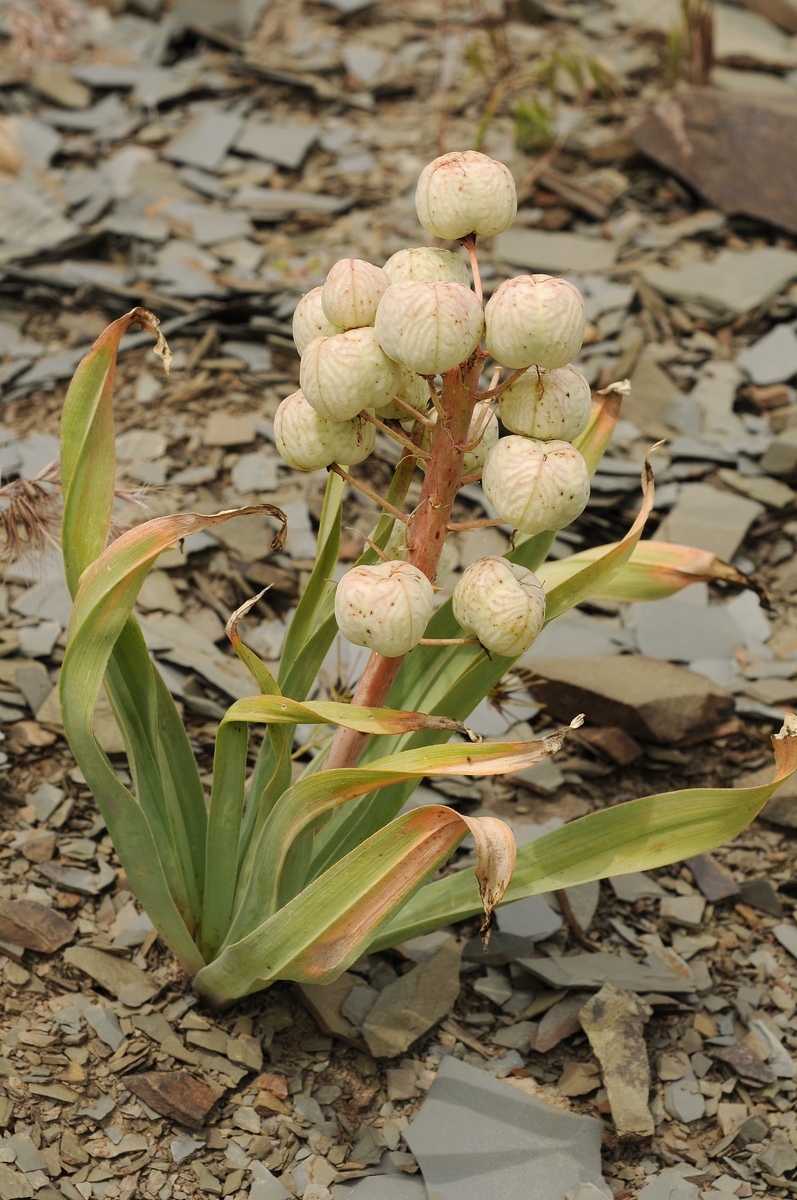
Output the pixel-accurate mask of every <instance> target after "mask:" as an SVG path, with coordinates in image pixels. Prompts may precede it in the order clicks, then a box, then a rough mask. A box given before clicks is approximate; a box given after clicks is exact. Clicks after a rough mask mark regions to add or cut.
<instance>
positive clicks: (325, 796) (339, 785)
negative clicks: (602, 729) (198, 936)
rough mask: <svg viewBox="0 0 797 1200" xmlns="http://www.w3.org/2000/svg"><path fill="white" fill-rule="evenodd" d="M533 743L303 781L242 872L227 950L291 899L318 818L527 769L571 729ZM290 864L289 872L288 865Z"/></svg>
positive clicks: (457, 751)
mask: <svg viewBox="0 0 797 1200" xmlns="http://www.w3.org/2000/svg"><path fill="white" fill-rule="evenodd" d="M581 720H582V719H581V718H577V720H576V721H574V722H573V724H572V726H569V727H566V728H564V729H559V730H557V731H556V732H555V733H553V734H550V735H549V736H547V737H544V738H539V739H538V740H536V741H532V742H503V743H501V742H494V743H493V742H490V743H481V744H479V745H477V746H473V745H462V744H460V745H453V746H435V747H433V748H430V749H422V750H405V751H403V752H401V753H398V754H392V755H390V756H389V757H387V758H382V759H377V760H376V761H375V762H373V763H371V764H370V766H369V767H368V768H367V769H362V768H356V769H351V768H346V769H342V770H333V771H322V772H319V773H318V774H315V775H308V776H306V777H305V778H304V779H300V780H299V781H298V782H297V783H295V784H294V785H293V787H291V788H289V789H288V791H287V792H285V794H284V795H283V796H281V797H280V799H279V800H278V801H277V803H276V804H275V806H274V809H273V811H272V813H271V815H270V817H269V819H268V821H267V822H266V824H265V826H264V828H263V831H262V834H261V836H260V838H259V839H258V840H257V841H256V842H253V845H252V849H251V851H250V854H249V856H248V858H247V862H246V864H245V866H244V869H243V871H242V872H241V881H240V887H239V900H238V902H237V904H236V913H235V918H234V921H233V924H232V927H231V929H230V932H229V934H228V936H227V939H226V943H225V944H227V945H229V944H230V943H231V942H234V941H236V940H237V939H239V938H241V937H243V936H244V935H245V934H246V933H248V932H249V930H251V929H252V928H254V926H255V925H257V924H258V922H259V921H261V920H262V919H263V918H264V916H270V915H271V914H272V913H274V912H276V910H277V908H278V907H281V906H282V905H284V904H285V903H286V902H287V901H288V900H290V899H291V894H292V893H291V894H288V893H286V890H285V888H284V886H283V880H284V875H285V873H286V872H289V870H290V862H289V859H290V854H291V851H292V848H293V847H294V846H296V845H297V844H299V842H300V840H301V836H302V834H303V833H304V831H305V830H307V829H309V828H311V827H312V826H313V825H314V824H315V823H316V822H317V821H318V820H319V818H320V817H322V816H323V815H324V814H325V813H328V812H330V811H331V810H333V809H335V808H338V807H340V805H342V804H344V803H345V802H346V801H348V800H352V799H354V798H355V797H357V796H362V795H365V794H367V793H369V792H371V791H378V790H379V789H380V788H385V787H389V786H390V785H393V784H396V783H400V782H401V781H402V780H407V779H409V780H413V781H414V782H417V781H418V780H419V779H422V778H423V777H424V776H429V777H433V776H437V775H502V774H507V773H509V772H512V771H519V770H522V769H523V768H524V767H528V766H531V765H532V764H533V763H537V762H540V761H542V759H543V758H547V757H548V756H549V755H551V754H555V753H556V752H557V750H559V749H561V746H562V743H563V742H564V739H565V737H566V735H567V733H568V729H569V728H576V727H578V726H579V725H580V724H581ZM286 864H287V865H286Z"/></svg>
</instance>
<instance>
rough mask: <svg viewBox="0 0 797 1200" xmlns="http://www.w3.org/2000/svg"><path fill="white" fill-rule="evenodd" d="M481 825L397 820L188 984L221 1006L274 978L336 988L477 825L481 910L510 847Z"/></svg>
mask: <svg viewBox="0 0 797 1200" xmlns="http://www.w3.org/2000/svg"><path fill="white" fill-rule="evenodd" d="M487 820H488V821H489V822H490V824H489V826H488V825H484V824H482V822H481V820H480V818H470V819H469V820H467V821H466V820H465V819H464V818H463V817H461V816H460V815H459V814H458V813H456V812H454V810H453V809H450V808H446V807H444V806H443V805H430V806H428V807H424V808H418V809H415V810H414V811H413V812H411V813H407V814H406V815H405V816H402V817H399V818H397V820H395V821H393V822H391V824H390V825H388V826H386V827H385V828H384V829H380V830H379V832H378V833H376V834H374V835H373V837H371V838H369V839H368V840H367V841H366V842H364V843H363V844H362V845H361V846H358V847H357V848H356V849H355V850H353V851H352V853H351V854H349V855H347V856H346V858H344V859H341V861H340V862H338V863H336V864H335V865H334V866H333V867H332V868H331V869H330V870H329V871H327V872H326V873H325V874H324V875H323V876H322V877H321V878H320V879H317V880H316V881H315V882H314V883H312V884H310V886H309V887H307V888H305V890H304V891H303V892H301V893H300V894H299V895H298V896H296V897H295V898H294V899H293V900H291V901H290V902H289V903H288V904H286V905H285V907H284V908H281V909H280V911H279V912H278V913H276V914H275V915H274V916H272V917H271V918H270V919H269V920H267V921H264V922H263V923H262V924H260V925H259V926H258V927H257V928H256V929H254V930H253V931H252V932H251V933H250V934H248V935H247V936H246V937H243V938H241V940H240V941H237V942H234V943H233V944H231V945H229V946H228V947H227V948H226V949H225V950H223V951H222V953H221V954H220V955H219V957H218V958H217V959H215V961H214V962H212V963H210V964H209V965H208V966H207V967H204V968H203V970H201V971H200V972H199V974H198V975H197V976H196V979H195V980H194V984H195V987H196V989H197V991H199V992H200V994H204V995H205V996H207V997H208V998H209V999H210V1000H211V1001H212V1002H214V1003H219V1002H222V1003H223V1002H224V1001H225V1000H229V999H233V998H237V997H239V996H242V995H246V994H248V993H250V992H254V991H257V990H259V989H260V988H262V987H265V986H266V985H267V984H269V983H273V982H274V981H275V980H277V979H294V980H297V981H298V982H305V983H327V982H329V981H331V980H333V979H336V978H337V976H338V975H340V974H341V972H342V971H345V970H346V968H347V967H349V966H351V964H352V963H353V962H355V961H356V959H357V958H358V957H359V956H360V955H361V954H362V953H363V951H364V949H365V947H366V946H368V945H369V943H370V942H371V941H372V940H373V938H374V937H375V936H377V935H378V934H379V931H380V930H381V928H382V927H383V926H384V925H385V924H386V922H387V921H388V920H389V919H390V915H391V913H393V912H395V910H396V909H397V908H398V907H399V906H400V905H401V904H403V903H404V902H405V901H406V899H407V898H408V897H410V896H412V894H413V893H414V892H415V891H416V890H417V889H418V887H419V886H421V884H422V883H423V882H424V880H426V879H428V878H429V877H430V876H431V875H432V874H433V873H434V871H436V870H437V869H438V867H439V866H441V864H442V863H443V862H445V860H446V858H448V856H449V855H450V854H451V853H452V851H453V850H454V849H456V847H457V845H458V844H459V842H460V841H461V840H462V838H463V836H464V835H465V834H466V833H467V832H468V830H469V828H473V827H474V826H475V825H476V823H477V822H479V824H480V825H481V829H480V833H479V839H478V841H477V846H479V848H480V850H481V854H482V861H481V864H480V871H481V880H480V882H481V885H482V887H483V890H484V897H485V901H484V907H485V908H486V909H489V907H490V904H491V903H492V901H493V899H494V897H495V896H496V895H500V894H501V893H502V891H503V889H504V887H505V883H506V877H507V874H506V873H507V872H508V870H510V869H511V861H512V843H511V841H510V838H511V834H509V837H507V833H508V829H507V826H505V825H503V823H502V822H500V821H496V820H495V819H494V818H493V819H490V818H488V819H487ZM499 827H500V828H499ZM485 849H486V854H485ZM474 886H476V887H478V886H479V884H476V883H474Z"/></svg>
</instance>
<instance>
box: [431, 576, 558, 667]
mask: <svg viewBox="0 0 797 1200" xmlns="http://www.w3.org/2000/svg"><path fill="white" fill-rule="evenodd" d="M451 603H452V606H453V609H454V616H455V617H456V619H457V621H458V622H459V624H460V625H461V626H462V628H463V629H464V630H465V632H466V633H470V634H473V635H474V637H477V638H478V639H479V641H480V642H481V644H482V645H483V646H484V647H485V648H486V649H487V650H489V651H490V652H491V653H492V654H501V655H503V656H504V657H505V658H516V657H517V656H518V655H519V654H523V653H525V651H526V650H528V648H529V646H530V645H531V644H532V642H533V641H534V639H535V638H536V637H537V634H538V633H539V632H540V630H541V629H542V627H543V624H544V623H545V592H544V591H543V588H542V584H541V583H540V581H539V579H538V578H537V576H536V575H534V574H533V573H532V572H531V571H529V570H527V569H526V568H525V567H521V566H519V565H518V564H517V563H511V562H508V560H507V559H505V558H498V557H490V558H480V559H477V561H476V562H474V563H471V564H470V566H469V567H466V568H465V570H464V571H463V572H462V575H461V577H460V579H459V581H458V583H457V586H456V587H455V588H454V595H453V596H452V598H451Z"/></svg>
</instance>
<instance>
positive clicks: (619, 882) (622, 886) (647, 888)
mask: <svg viewBox="0 0 797 1200" xmlns="http://www.w3.org/2000/svg"><path fill="white" fill-rule="evenodd" d="M609 883H610V884H611V885H612V890H613V892H614V894H615V896H616V897H617V899H618V900H624V901H625V902H626V903H627V904H634V903H635V902H636V901H637V900H641V899H643V897H646V896H665V895H666V894H667V893H666V892H665V891H664V888H663V887H662V886H661V884H660V883H657V882H656V880H655V879H653V877H652V876H651V875H647V874H646V873H645V872H644V871H629V872H628V874H627V875H610V876H609Z"/></svg>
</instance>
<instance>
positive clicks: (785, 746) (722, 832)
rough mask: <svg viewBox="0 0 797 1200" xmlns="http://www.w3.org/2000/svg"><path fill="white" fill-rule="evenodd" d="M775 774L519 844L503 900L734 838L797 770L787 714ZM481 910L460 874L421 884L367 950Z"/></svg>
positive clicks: (594, 817)
mask: <svg viewBox="0 0 797 1200" xmlns="http://www.w3.org/2000/svg"><path fill="white" fill-rule="evenodd" d="M772 744H773V746H774V748H775V764H776V772H775V778H774V779H773V780H772V782H771V783H767V784H762V785H761V786H760V787H755V788H688V789H687V790H685V791H680V792H666V793H664V794H662V795H658V796H645V797H643V798H642V799H640V800H631V801H629V802H628V803H627V804H618V805H617V806H616V807H615V808H607V809H603V811H601V812H596V813H590V814H589V816H586V817H581V818H580V819H579V820H577V821H572V822H571V823H570V824H569V825H564V826H562V828H561V829H555V830H554V831H553V832H552V833H547V834H545V835H544V836H543V837H541V838H538V839H537V840H536V841H534V842H529V843H527V844H526V845H525V846H521V847H519V849H518V857H517V866H516V868H515V873H514V876H513V878H512V883H511V885H510V887H509V889H508V890H507V893H506V896H505V902H506V903H510V902H511V901H513V900H520V899H522V898H523V897H525V896H534V895H538V894H539V893H541V892H550V891H554V890H556V889H558V888H564V887H573V886H575V885H576V884H579V883H588V882H589V881H590V880H592V879H603V878H605V877H606V876H607V875H624V874H627V873H628V872H630V871H648V870H651V869H652V868H654V867H660V866H664V865H666V864H668V863H673V862H680V861H681V860H683V859H686V858H690V857H692V856H693V855H695V854H703V853H705V852H706V851H708V850H714V849H716V847H717V846H721V845H723V844H724V843H725V842H727V841H729V840H730V839H731V838H734V837H737V836H738V835H739V834H740V833H741V832H742V830H744V829H745V828H746V827H747V826H748V825H749V823H750V822H751V821H752V820H753V818H754V817H755V816H756V814H757V813H758V812H760V810H761V809H762V808H763V806H764V804H766V802H767V800H768V799H769V798H770V796H772V795H773V793H774V792H775V791H777V789H778V787H780V785H781V784H782V783H784V782H785V781H786V780H787V779H789V778H790V776H792V775H793V774H794V772H795V770H797V717H795V716H794V715H793V714H791V713H790V714H788V716H787V718H786V722H785V724H784V726H783V729H782V730H781V732H780V733H779V734H776V735H775V737H774V738H773V739H772ZM478 912H479V898H478V894H477V892H476V889H475V888H474V886H473V881H472V880H471V879H469V878H467V877H466V876H465V874H464V873H458V874H456V875H450V876H448V877H447V878H445V879H441V880H439V881H437V882H435V883H432V884H429V885H428V886H427V887H425V888H423V889H422V891H420V892H419V893H418V894H417V895H416V896H415V897H414V899H412V900H411V901H410V902H409V903H408V904H407V905H406V907H405V908H403V909H402V911H401V912H400V913H399V914H398V916H397V917H396V918H395V919H394V920H393V921H392V922H391V924H390V925H389V926H388V928H387V929H385V931H384V932H383V934H381V935H380V936H379V937H377V938H376V939H375V940H374V942H373V944H372V945H371V947H370V948H371V949H372V950H377V949H380V948H382V947H384V946H390V945H396V944H398V943H399V942H402V941H405V940H406V939H407V938H410V937H416V936H418V935H419V934H422V933H427V932H429V931H430V930H432V929H438V928H439V927H440V926H441V925H446V924H448V923H449V922H451V921H459V920H462V919H463V918H465V917H469V916H474V915H476V914H477V913H478Z"/></svg>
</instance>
